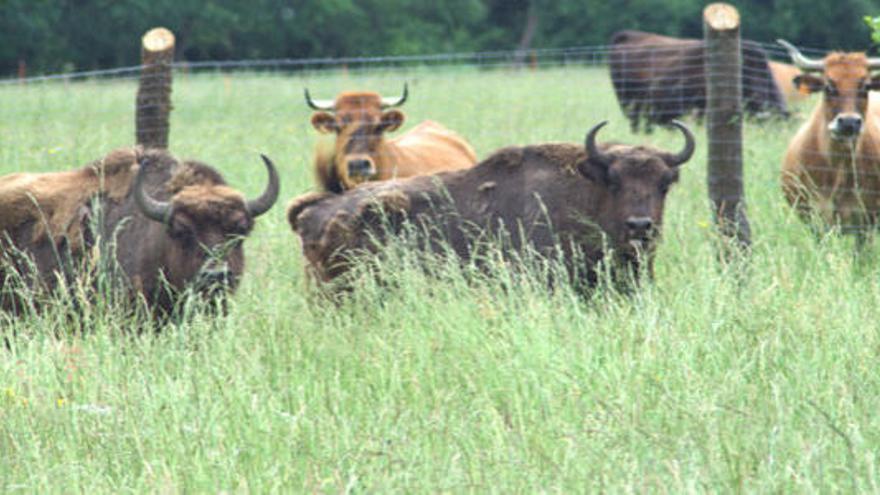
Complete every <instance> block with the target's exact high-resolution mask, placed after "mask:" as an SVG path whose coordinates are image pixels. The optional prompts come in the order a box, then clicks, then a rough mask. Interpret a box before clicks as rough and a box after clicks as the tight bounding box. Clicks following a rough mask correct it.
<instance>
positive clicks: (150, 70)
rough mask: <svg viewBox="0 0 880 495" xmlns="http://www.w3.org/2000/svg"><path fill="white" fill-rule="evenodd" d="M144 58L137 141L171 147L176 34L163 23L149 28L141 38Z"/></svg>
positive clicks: (137, 120)
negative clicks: (170, 120)
mask: <svg viewBox="0 0 880 495" xmlns="http://www.w3.org/2000/svg"><path fill="white" fill-rule="evenodd" d="M141 60H142V62H141V63H142V65H143V69H141V80H140V84H139V85H138V91H137V99H136V101H135V135H136V138H137V143H138V144H140V145H143V146H144V147H148V148H168V129H169V123H168V120H169V117H170V114H171V63H172V62H173V61H174V34H172V33H171V31H169V30H167V29H165V28H161V27H159V28H154V29H151V30H149V31H147V33H146V34H145V35H144V37H143V38H142V39H141Z"/></svg>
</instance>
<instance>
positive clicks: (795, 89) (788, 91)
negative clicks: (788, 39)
mask: <svg viewBox="0 0 880 495" xmlns="http://www.w3.org/2000/svg"><path fill="white" fill-rule="evenodd" d="M767 64H768V65H769V66H770V72H771V73H772V74H773V80H774V81H776V86H778V87H779V90H780V91H782V95H783V96H784V97H785V101H786V103H789V104H791V103H797V102H799V101H804V100H806V99H807V98H809V96H810V92H809V91H808V90H807V89H806V87H805V86H798V85H796V84H795V82H794V81H795V78H797V77H798V76H800V75H802V74H803V72H801V70H800V69H798V68H797V67H795V66H793V65H791V64H784V63H782V62H775V61H773V60H771V61H769V62H767Z"/></svg>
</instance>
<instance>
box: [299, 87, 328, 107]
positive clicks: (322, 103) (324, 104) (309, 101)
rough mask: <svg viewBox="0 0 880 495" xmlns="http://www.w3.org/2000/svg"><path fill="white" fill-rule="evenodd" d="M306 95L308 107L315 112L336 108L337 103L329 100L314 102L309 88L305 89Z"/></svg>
mask: <svg viewBox="0 0 880 495" xmlns="http://www.w3.org/2000/svg"><path fill="white" fill-rule="evenodd" d="M303 89H304V90H305V94H306V105H308V106H309V107H311V108H312V109H313V110H325V111H329V110H333V108H335V106H336V103H334V102H332V101H329V100H317V101H316V100H313V99H312V95H310V94H309V88H303Z"/></svg>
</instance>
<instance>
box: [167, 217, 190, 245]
mask: <svg viewBox="0 0 880 495" xmlns="http://www.w3.org/2000/svg"><path fill="white" fill-rule="evenodd" d="M168 235H170V236H171V238H172V239H175V240H178V241H182V242H192V241H193V240H195V238H196V232H195V229H193V226H192V225H191V224H190V223H189V222H186V221H182V220H179V219H173V220H172V221H171V225H169V227H168Z"/></svg>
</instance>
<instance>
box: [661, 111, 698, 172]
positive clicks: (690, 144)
mask: <svg viewBox="0 0 880 495" xmlns="http://www.w3.org/2000/svg"><path fill="white" fill-rule="evenodd" d="M670 124H672V125H673V126H675V127H677V128H678V130H680V131H681V133H682V134H684V149H683V150H681V151H680V152H679V153H678V154H676V155H669V156H667V157H666V158H665V161H666V164H667V165H669V166H670V167H677V166H679V165H681V164H682V163H684V162H686V161H688V160H690V159H691V157H692V156H693V155H694V149H696V143H695V142H694V133H692V132H691V130H690V129H688V128H687V126H686V125H684V124H682V123H681V122H679V121H677V120H673V121H671V122H670Z"/></svg>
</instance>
